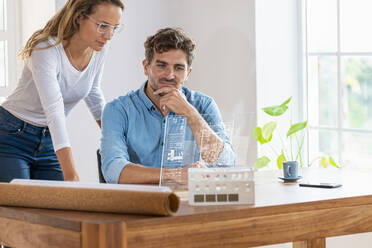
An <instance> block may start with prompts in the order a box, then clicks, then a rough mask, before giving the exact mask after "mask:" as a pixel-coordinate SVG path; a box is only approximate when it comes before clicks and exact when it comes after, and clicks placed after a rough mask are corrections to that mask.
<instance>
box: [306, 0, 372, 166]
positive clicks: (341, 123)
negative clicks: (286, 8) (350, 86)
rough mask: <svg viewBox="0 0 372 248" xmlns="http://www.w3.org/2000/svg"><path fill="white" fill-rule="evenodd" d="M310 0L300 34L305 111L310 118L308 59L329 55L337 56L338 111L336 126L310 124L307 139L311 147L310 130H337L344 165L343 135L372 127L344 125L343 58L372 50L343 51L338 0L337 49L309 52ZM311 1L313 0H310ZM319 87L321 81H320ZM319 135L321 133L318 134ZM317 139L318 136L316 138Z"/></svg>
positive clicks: (339, 156)
mask: <svg viewBox="0 0 372 248" xmlns="http://www.w3.org/2000/svg"><path fill="white" fill-rule="evenodd" d="M308 1H309V0H303V1H302V9H301V12H302V22H303V25H302V30H303V32H302V34H301V35H300V36H301V37H300V38H301V39H303V63H304V70H303V85H304V100H303V102H304V106H305V109H304V112H305V113H306V118H307V119H309V105H311V104H312V102H311V99H309V95H308V92H309V90H308V89H309V75H308V68H309V67H308V61H309V58H310V57H320V56H329V57H335V58H336V70H337V75H336V77H337V78H336V82H337V83H336V84H337V113H336V120H337V123H336V126H335V127H333V126H326V125H320V124H318V125H309V126H308V133H307V136H308V139H307V146H308V147H309V148H310V146H311V145H310V144H311V142H310V139H311V138H312V137H311V135H310V131H314V130H315V131H335V132H336V136H337V157H338V162H339V163H340V164H341V165H344V164H343V162H344V156H343V146H344V140H343V135H344V134H345V133H351V134H372V128H371V129H365V128H364V129H363V128H349V127H344V126H345V125H344V121H343V119H342V111H343V109H342V104H343V103H342V87H343V85H342V80H343V75H342V73H343V72H342V59H343V58H344V57H347V56H370V57H371V56H372V52H342V51H341V21H340V18H341V16H340V12H341V9H340V0H336V8H337V9H336V12H337V15H336V16H337V21H336V23H337V27H336V28H337V37H336V38H337V49H336V51H335V52H309V50H308V46H307V41H308V32H307V21H308V17H307V2H308ZM310 1H311V0H310ZM318 87H319V82H318ZM318 136H319V135H318ZM315 139H316V138H315ZM317 144H318V147H317V148H316V150H315V151H317V152H318V153H319V142H317ZM306 151H307V154H306V156H307V157H308V158H310V159H311V157H309V156H310V149H306Z"/></svg>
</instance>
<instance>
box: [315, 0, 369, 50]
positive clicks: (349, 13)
mask: <svg viewBox="0 0 372 248" xmlns="http://www.w3.org/2000/svg"><path fill="white" fill-rule="evenodd" d="M310 2H311V1H310ZM324 2H327V1H324ZM371 9H372V1H366V0H340V38H341V44H340V45H341V52H367V51H368V52H372V32H370V29H371V23H372V15H371Z"/></svg>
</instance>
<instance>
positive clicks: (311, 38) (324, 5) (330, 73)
mask: <svg viewBox="0 0 372 248" xmlns="http://www.w3.org/2000/svg"><path fill="white" fill-rule="evenodd" d="M304 6H305V12H304V13H305V18H304V19H305V20H306V22H305V23H306V25H305V26H306V28H305V30H306V32H305V34H306V35H305V40H306V46H305V47H306V67H307V74H306V79H307V80H305V82H306V83H307V85H306V89H307V106H308V120H309V157H310V159H311V158H314V157H316V156H317V155H319V154H320V153H323V154H329V155H332V156H334V158H336V159H337V160H338V161H339V162H340V164H341V165H343V166H358V167H363V166H370V161H371V160H372V32H371V31H370V26H371V23H372V15H371V13H370V12H371V9H372V1H366V0H326V1H324V0H307V1H306V0H304Z"/></svg>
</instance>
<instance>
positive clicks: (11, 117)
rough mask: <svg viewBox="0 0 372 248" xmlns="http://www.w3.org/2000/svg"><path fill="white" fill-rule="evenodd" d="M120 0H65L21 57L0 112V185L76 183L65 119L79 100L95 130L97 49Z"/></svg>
mask: <svg viewBox="0 0 372 248" xmlns="http://www.w3.org/2000/svg"><path fill="white" fill-rule="evenodd" d="M123 10H124V5H123V3H122V2H121V0H68V1H67V3H66V4H65V5H64V6H63V7H62V9H61V10H60V11H59V12H58V13H57V14H56V15H55V16H54V17H53V18H52V19H51V20H49V22H48V23H47V24H46V26H45V27H44V28H43V29H41V30H38V31H36V32H35V33H34V34H33V35H32V36H31V37H30V39H29V40H28V41H27V43H26V46H25V47H24V48H23V50H22V51H21V56H22V58H23V59H24V60H25V66H24V69H23V73H22V76H21V78H20V80H19V84H18V86H17V88H16V89H15V91H14V92H13V93H12V94H11V95H10V96H9V97H8V98H7V99H6V101H5V102H4V103H3V104H2V106H0V181H2V182H9V181H10V180H12V179H13V178H24V179H29V178H31V179H44V180H69V181H78V180H79V176H78V174H77V172H76V169H75V164H74V160H73V157H72V153H71V148H70V143H69V139H68V135H67V128H66V121H65V118H66V115H67V114H68V113H69V112H70V111H71V109H72V108H73V107H74V106H75V105H76V104H77V103H78V102H79V101H80V100H81V99H84V100H85V102H86V104H87V105H88V107H89V110H90V111H91V112H92V114H93V116H94V118H95V119H96V121H97V123H98V125H99V126H100V125H101V121H100V119H101V113H102V109H103V106H104V98H103V95H102V92H101V90H100V80H101V74H102V71H103V62H104V55H105V49H104V46H105V44H106V43H107V42H108V41H109V40H110V39H111V38H112V36H113V35H114V33H115V32H117V31H118V29H119V28H120V18H121V15H122V11H123Z"/></svg>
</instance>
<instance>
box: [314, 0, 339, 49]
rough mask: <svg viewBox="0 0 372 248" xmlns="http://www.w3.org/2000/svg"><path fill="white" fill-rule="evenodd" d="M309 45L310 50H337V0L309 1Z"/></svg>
mask: <svg viewBox="0 0 372 248" xmlns="http://www.w3.org/2000/svg"><path fill="white" fill-rule="evenodd" d="M307 45H308V51H309V52H336V51H337V1H336V0H326V1H324V0H311V1H307Z"/></svg>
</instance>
